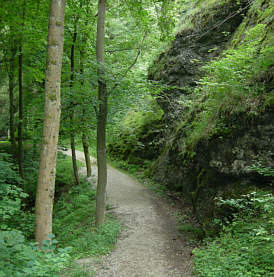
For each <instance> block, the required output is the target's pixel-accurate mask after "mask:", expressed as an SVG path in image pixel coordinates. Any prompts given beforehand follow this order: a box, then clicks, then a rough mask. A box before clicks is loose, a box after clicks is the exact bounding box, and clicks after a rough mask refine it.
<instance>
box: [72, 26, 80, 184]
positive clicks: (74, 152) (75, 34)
mask: <svg viewBox="0 0 274 277" xmlns="http://www.w3.org/2000/svg"><path fill="white" fill-rule="evenodd" d="M76 39H77V30H76V23H75V26H74V32H73V38H72V45H71V49H70V88H71V89H72V87H73V82H74V52H75V42H76ZM71 102H72V104H73V99H71ZM72 106H73V105H72ZM70 147H71V159H72V167H73V173H74V179H75V184H76V185H79V184H80V180H79V174H78V168H77V158H76V151H75V136H74V108H72V109H71V111H70Z"/></svg>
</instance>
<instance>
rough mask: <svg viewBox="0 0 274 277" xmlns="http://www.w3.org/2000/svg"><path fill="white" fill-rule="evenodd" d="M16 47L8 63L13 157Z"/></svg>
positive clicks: (14, 148) (14, 144)
mask: <svg viewBox="0 0 274 277" xmlns="http://www.w3.org/2000/svg"><path fill="white" fill-rule="evenodd" d="M15 55H16V48H15V47H13V48H12V49H11V56H10V63H9V74H8V75H9V104H10V106H9V121H10V124H9V129H10V142H11V146H12V152H13V157H14V158H15V157H16V151H17V150H16V149H17V148H16V142H15V128H14V103H13V102H14V101H13V98H14V94H13V89H14V62H15Z"/></svg>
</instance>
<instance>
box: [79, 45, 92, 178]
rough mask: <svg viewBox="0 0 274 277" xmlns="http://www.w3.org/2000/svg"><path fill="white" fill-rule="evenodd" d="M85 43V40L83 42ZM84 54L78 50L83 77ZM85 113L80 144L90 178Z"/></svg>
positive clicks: (84, 111)
mask: <svg viewBox="0 0 274 277" xmlns="http://www.w3.org/2000/svg"><path fill="white" fill-rule="evenodd" d="M84 42H86V40H84ZM83 60H84V52H83V51H82V50H80V74H81V76H83V74H84V61H83ZM81 85H82V86H83V85H84V79H83V78H82V79H81ZM85 113H86V110H85V108H83V113H82V116H83V122H84V128H83V131H82V144H83V149H84V154H85V161H86V168H87V177H90V176H91V163H90V155H89V142H88V136H87V128H86V121H85Z"/></svg>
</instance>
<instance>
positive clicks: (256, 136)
mask: <svg viewBox="0 0 274 277" xmlns="http://www.w3.org/2000/svg"><path fill="white" fill-rule="evenodd" d="M189 3H192V2H191V1H189ZM195 3H204V4H205V6H200V7H198V8H197V7H196V6H195V4H194V8H193V12H190V13H189V14H188V15H186V16H184V22H185V24H184V26H183V28H182V31H181V32H180V33H178V34H177V36H176V38H175V40H174V42H173V43H172V45H171V46H170V48H169V50H167V51H166V52H165V53H162V54H161V55H160V56H159V57H158V59H157V60H156V61H155V62H154V64H153V65H152V66H151V68H150V69H149V78H150V79H151V80H155V81H161V82H162V83H164V84H166V85H167V89H166V90H165V91H163V92H162V93H161V95H159V98H158V100H157V101H158V104H159V105H160V107H161V108H162V109H163V111H164V116H163V117H162V119H159V118H158V119H157V120H156V121H153V125H152V124H151V125H147V126H145V125H144V127H146V128H139V130H140V131H141V132H139V133H140V135H139V136H138V132H137V131H136V132H135V133H134V137H135V140H134V142H133V143H132V144H130V143H127V140H128V139H127V138H125V139H123V141H124V144H123V148H124V149H126V151H127V152H125V151H124V152H123V150H120V148H121V147H120V148H119V144H121V142H120V141H119V143H118V145H115V147H114V149H115V151H118V152H119V153H115V155H116V156H118V157H119V158H121V159H125V160H127V161H129V162H132V163H135V162H134V161H133V160H132V159H130V158H129V157H135V161H137V162H136V163H138V164H139V165H140V164H141V165H142V161H143V160H144V157H145V159H147V160H150V161H152V166H151V168H150V175H151V176H152V177H153V178H154V179H155V180H157V182H160V183H162V184H164V185H166V186H167V187H169V188H171V189H174V190H177V191H182V192H184V193H185V194H186V195H188V196H189V197H190V199H191V200H192V201H194V200H195V201H196V202H197V203H198V202H200V203H201V207H202V208H203V207H205V206H210V205H211V204H212V203H213V202H214V201H213V199H214V197H215V196H216V195H220V194H224V193H226V192H227V191H230V192H231V193H230V195H228V197H229V196H231V195H233V192H236V191H238V192H239V193H242V192H244V189H246V188H248V187H249V186H251V185H258V186H261V185H267V184H269V183H271V182H273V180H272V179H271V176H263V175H262V174H260V173H262V170H264V169H271V168H272V172H273V167H274V161H273V155H274V140H273V138H272V137H273V134H274V121H273V118H274V94H273V50H269V49H271V45H273V39H271V38H273V16H272V14H273V7H272V6H271V1H270V0H254V1H245V0H242V1H235V0H210V1H206V0H205V1H196V2H195ZM206 4H208V6H207V5H206ZM256 26H258V27H260V28H261V29H257V33H255V40H257V39H258V41H259V47H258V49H257V48H256V49H257V50H258V51H255V54H254V55H255V56H254V57H255V58H256V59H258V62H259V61H262V60H263V61H264V62H263V66H262V68H260V69H259V70H258V74H257V75H255V76H254V75H252V78H251V79H248V78H249V77H248V76H251V75H248V74H247V75H246V76H244V78H242V79H241V78H240V80H241V82H243V84H242V83H241V82H238V83H237V82H236V83H235V84H236V85H235V86H233V85H234V83H232V85H231V86H230V87H229V89H228V90H225V92H224V93H223V94H224V97H223V98H218V99H219V100H220V101H219V100H216V101H215V98H214V97H215V96H216V98H217V97H219V95H218V93H219V92H221V93H222V89H223V87H222V85H223V84H224V86H226V85H227V84H231V82H230V83H229V82H227V79H228V78H230V77H232V78H235V79H237V78H238V76H237V74H238V75H241V74H245V72H247V71H248V70H249V69H248V63H249V62H251V63H253V64H252V68H253V67H256V65H257V60H256V59H253V56H252V57H251V58H250V60H248V58H246V56H247V54H246V52H245V49H246V50H247V51H250V53H252V49H253V48H252V47H253V46H252V47H251V46H250V45H249V44H248V43H249V42H246V40H245V38H246V36H247V35H246V34H251V32H250V30H253V32H254V30H255V31H256V29H255V27H256ZM258 30H259V32H258ZM260 30H264V33H262V32H261V31H260ZM252 41H254V39H253V40H252ZM244 44H246V45H247V46H245V45H244ZM242 45H244V47H246V48H243V49H244V51H242V52H241V54H240V55H238V56H237V55H236V57H239V59H243V60H244V62H242V64H241V63H237V61H235V60H237V59H235V56H233V55H234V54H230V58H231V57H234V60H233V59H232V60H233V62H234V64H233V63H232V62H231V61H230V60H229V58H227V60H225V61H227V62H228V63H227V65H226V64H222V66H223V67H222V68H221V70H222V72H224V76H222V78H221V79H214V78H213V79H210V78H211V77H212V76H210V75H206V74H209V73H208V72H206V71H203V69H202V66H204V65H206V64H209V63H211V61H212V60H213V61H214V60H218V59H219V60H222V58H223V57H224V50H231V51H232V49H237V50H235V51H236V52H237V51H238V49H239V48H240V46H242ZM256 47H257V46H256ZM267 47H268V48H267ZM240 49H241V48H240ZM261 49H263V51H262V52H260V51H261ZM266 49H267V51H269V52H267V53H268V54H267V55H268V56H263V57H262V56H260V55H261V53H266ZM271 51H272V52H271ZM230 53H235V52H230ZM237 53H239V52H237ZM257 53H259V54H258V55H257ZM262 55H263V54H262ZM271 56H272V58H271ZM225 57H226V56H225ZM267 57H270V58H267ZM245 61H247V64H245ZM214 65H216V63H214ZM219 65H220V64H219ZM238 65H239V66H238ZM233 66H234V67H233ZM226 67H232V69H230V71H229V72H230V73H231V75H230V77H226V75H225V73H226V72H227V71H226ZM240 67H241V68H242V69H241V70H240V69H239V68H240ZM211 69H212V68H211ZM212 70H213V71H214V68H213V69H212ZM246 70H247V71H246ZM234 72H236V74H234ZM248 72H249V71H248ZM250 72H252V71H250ZM233 74H234V75H233ZM203 75H204V76H205V77H206V78H208V79H205V80H207V81H209V82H210V81H211V83H210V85H211V87H210V89H211V90H209V91H207V90H206V89H205V90H203V89H202V88H201V87H202V85H201V84H199V81H200V80H201V76H203ZM212 80H215V82H214V81H212ZM218 82H219V83H218ZM245 82H246V85H245ZM220 84H221V85H220ZM217 86H218V87H219V88H221V90H219V91H218V93H216V90H215V89H216V87H217ZM237 86H238V87H240V89H239V91H237ZM257 88H259V89H257ZM199 89H200V90H199ZM253 89H254V93H250V91H252V90H253ZM235 90H236V91H237V94H235V93H233V91H235ZM197 91H198V93H196V92H197ZM210 93H211V94H210ZM198 94H200V96H199V95H198ZM197 95H198V96H197ZM198 97H200V98H198ZM210 97H211V98H210ZM233 97H234V98H233ZM223 99H225V101H223ZM235 99H236V100H235ZM266 99H267V100H266ZM197 100H198V101H197ZM238 100H239V101H238ZM214 101H215V102H214ZM217 101H219V102H218V103H217ZM221 101H223V102H221ZM208 102H210V103H212V102H213V103H215V104H216V105H218V104H219V103H222V106H218V109H216V110H217V112H216V113H215V114H214V115H213V116H212V113H211V117H209V118H210V120H211V119H212V120H215V122H214V124H215V125H214V124H213V125H214V127H212V126H211V125H212V124H211V121H210V120H205V121H203V117H205V118H206V116H208V114H210V112H211V110H210V109H214V108H215V107H214V105H213V106H212V105H211V106H209V104H208V105H207V104H206V103H208ZM238 102H239V103H241V104H243V105H245V107H246V108H244V109H241V104H238ZM231 103H232V104H231ZM234 104H235V105H238V110H237V109H233V105H234ZM226 105H231V106H230V108H229V109H227V108H226ZM208 107H209V108H208ZM222 109H223V110H222ZM219 110H222V111H221V112H219ZM199 121H203V122H206V124H204V125H203V126H202V127H203V128H201V129H199V128H198V129H197V128H196V129H195V130H196V133H195V132H194V134H195V136H196V137H195V138H197V137H198V139H194V140H193V137H191V135H193V129H194V128H195V126H197V125H198V126H201V125H199ZM207 124H208V125H207ZM154 125H155V126H154ZM207 129H211V130H210V131H209V132H207ZM148 130H149V131H148ZM154 130H157V131H154ZM212 130H213V132H211V131H212ZM199 132H204V133H203V134H205V135H203V136H201V135H200V134H199ZM146 133H147V135H146ZM148 134H150V136H148ZM125 135H126V134H125ZM127 137H129V135H128V136H127ZM142 138H148V139H142ZM156 140H157V141H158V144H156V146H157V147H154V142H155V141H156ZM138 141H139V144H140V145H141V146H142V147H141V146H140V147H139V146H138V143H136V142H138ZM189 141H191V143H189ZM125 145H129V147H125ZM151 145H152V146H153V151H152V152H153V156H152V157H150V156H148V155H147V153H148V152H150V149H152V148H150V147H151ZM142 151H143V153H144V154H141V152H142ZM144 155H145V156H144ZM138 157H139V160H138ZM254 165H255V167H254ZM272 174H273V173H272ZM272 178H273V177H272ZM206 203H208V205H206ZM210 203H211V204H210Z"/></svg>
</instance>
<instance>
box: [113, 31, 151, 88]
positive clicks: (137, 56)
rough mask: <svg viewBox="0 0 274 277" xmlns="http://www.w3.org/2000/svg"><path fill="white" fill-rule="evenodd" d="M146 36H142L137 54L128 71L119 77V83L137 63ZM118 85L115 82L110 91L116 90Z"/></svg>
mask: <svg viewBox="0 0 274 277" xmlns="http://www.w3.org/2000/svg"><path fill="white" fill-rule="evenodd" d="M146 36H147V34H146V33H145V34H144V36H143V39H142V42H141V45H140V47H139V49H138V52H137V55H136V57H135V59H134V61H133V62H132V64H131V65H130V66H129V67H128V69H127V70H126V71H125V73H124V74H123V75H122V76H121V78H120V81H121V80H123V79H124V78H125V77H126V76H127V74H128V73H129V71H130V70H131V69H132V68H133V67H134V65H135V64H136V63H137V61H138V58H139V56H140V54H141V51H142V48H143V44H144V42H145V39H146ZM118 85H119V83H117V82H116V84H115V85H114V86H113V87H112V88H111V89H110V91H113V90H114V89H115V88H117V86H118Z"/></svg>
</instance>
